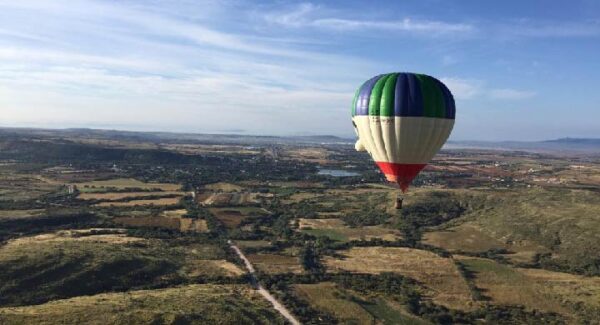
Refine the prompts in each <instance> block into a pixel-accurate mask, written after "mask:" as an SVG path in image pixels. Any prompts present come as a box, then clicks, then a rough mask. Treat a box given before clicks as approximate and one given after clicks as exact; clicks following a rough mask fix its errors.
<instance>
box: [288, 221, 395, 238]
mask: <svg viewBox="0 0 600 325" xmlns="http://www.w3.org/2000/svg"><path fill="white" fill-rule="evenodd" d="M298 221H299V229H300V230H304V231H306V232H308V233H311V234H313V235H324V236H327V237H330V238H332V239H337V240H341V241H348V240H370V239H372V238H380V239H383V240H388V241H394V240H397V239H400V238H401V237H402V236H401V235H400V233H399V232H398V231H397V230H394V229H387V228H383V227H381V226H366V227H357V228H350V227H348V226H346V224H345V223H344V221H342V220H341V219H337V218H329V219H304V218H300V219H298ZM309 229H310V230H309Z"/></svg>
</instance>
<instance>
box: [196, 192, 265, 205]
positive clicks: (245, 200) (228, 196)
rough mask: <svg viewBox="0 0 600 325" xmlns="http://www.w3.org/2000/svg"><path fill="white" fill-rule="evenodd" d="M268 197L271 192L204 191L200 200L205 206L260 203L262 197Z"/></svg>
mask: <svg viewBox="0 0 600 325" xmlns="http://www.w3.org/2000/svg"><path fill="white" fill-rule="evenodd" d="M268 197H269V194H261V193H249V192H229V193H203V194H201V195H200V196H199V197H198V202H200V203H201V204H202V205H205V206H219V205H220V206H223V205H245V204H256V203H259V202H260V199H261V198H268Z"/></svg>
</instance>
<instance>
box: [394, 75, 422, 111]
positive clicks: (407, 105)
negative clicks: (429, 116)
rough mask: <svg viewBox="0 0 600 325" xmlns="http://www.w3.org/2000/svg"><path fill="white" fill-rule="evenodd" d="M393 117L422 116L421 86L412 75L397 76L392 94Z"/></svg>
mask: <svg viewBox="0 0 600 325" xmlns="http://www.w3.org/2000/svg"><path fill="white" fill-rule="evenodd" d="M394 115H395V116H423V96H422V95H421V85H420V84H419V80H418V79H417V77H415V75H414V74H412V73H400V74H398V80H397V81H396V90H395V94H394Z"/></svg>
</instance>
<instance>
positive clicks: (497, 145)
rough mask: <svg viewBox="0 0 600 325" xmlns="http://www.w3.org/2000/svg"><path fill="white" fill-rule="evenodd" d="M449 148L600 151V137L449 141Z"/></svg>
mask: <svg viewBox="0 0 600 325" xmlns="http://www.w3.org/2000/svg"><path fill="white" fill-rule="evenodd" d="M445 148H447V149H496V150H521V151H534V152H565V153H577V152H581V153H600V139H587V138H560V139H556V140H545V141H497V142H495V141H448V143H447V144H446V146H445Z"/></svg>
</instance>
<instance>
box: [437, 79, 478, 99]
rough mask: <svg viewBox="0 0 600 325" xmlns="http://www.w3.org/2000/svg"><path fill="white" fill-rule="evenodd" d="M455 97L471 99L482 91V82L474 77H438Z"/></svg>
mask: <svg viewBox="0 0 600 325" xmlns="http://www.w3.org/2000/svg"><path fill="white" fill-rule="evenodd" d="M440 80H441V81H442V82H443V83H444V84H445V85H446V86H447V87H448V89H450V91H451V92H452V95H454V98H456V99H471V98H473V97H475V96H477V95H479V94H481V93H482V92H483V82H482V81H480V80H476V79H461V78H455V77H445V78H441V79H440Z"/></svg>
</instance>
